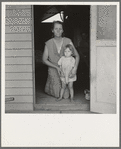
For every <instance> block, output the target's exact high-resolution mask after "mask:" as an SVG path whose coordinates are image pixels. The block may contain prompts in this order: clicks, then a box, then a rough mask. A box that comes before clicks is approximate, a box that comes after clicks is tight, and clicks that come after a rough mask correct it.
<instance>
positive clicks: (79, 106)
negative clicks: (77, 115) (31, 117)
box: [35, 103, 90, 111]
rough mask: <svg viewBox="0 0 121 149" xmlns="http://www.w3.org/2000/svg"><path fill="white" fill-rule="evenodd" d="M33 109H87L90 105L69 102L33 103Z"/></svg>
mask: <svg viewBox="0 0 121 149" xmlns="http://www.w3.org/2000/svg"><path fill="white" fill-rule="evenodd" d="M35 110H45V111H54V110H56V111H64V110H65V111H68V110H69V111H70V110H72V111H75V110H79V111H89V110H90V105H89V104H79V103H78V104H77V103H70V104H35Z"/></svg>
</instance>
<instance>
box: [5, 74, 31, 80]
mask: <svg viewBox="0 0 121 149" xmlns="http://www.w3.org/2000/svg"><path fill="white" fill-rule="evenodd" d="M5 79H6V81H8V80H9V81H12V80H18V81H20V80H24V81H28V80H32V73H31V72H29V73H14V72H10V73H7V72H6V73H5Z"/></svg>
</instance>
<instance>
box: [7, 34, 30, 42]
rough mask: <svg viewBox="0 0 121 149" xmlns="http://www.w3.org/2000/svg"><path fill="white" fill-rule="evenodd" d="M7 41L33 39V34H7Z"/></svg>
mask: <svg viewBox="0 0 121 149" xmlns="http://www.w3.org/2000/svg"><path fill="white" fill-rule="evenodd" d="M5 40H6V41H19V40H20V41H21V40H23V41H25V40H32V35H31V34H5Z"/></svg>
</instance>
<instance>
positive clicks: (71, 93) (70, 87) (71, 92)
mask: <svg viewBox="0 0 121 149" xmlns="http://www.w3.org/2000/svg"><path fill="white" fill-rule="evenodd" d="M68 88H69V91H70V96H71V97H70V99H71V101H72V102H73V101H74V90H73V82H69V83H68Z"/></svg>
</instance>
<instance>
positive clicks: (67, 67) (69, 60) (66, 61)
mask: <svg viewBox="0 0 121 149" xmlns="http://www.w3.org/2000/svg"><path fill="white" fill-rule="evenodd" d="M58 65H60V66H61V68H62V71H63V73H64V77H62V76H61V77H60V78H61V81H63V82H64V83H65V84H67V83H68V82H73V81H76V79H77V77H76V75H75V76H74V77H73V78H72V77H69V74H70V72H71V70H72V69H73V67H74V66H75V59H74V57H72V56H70V57H65V56H62V57H61V58H60V59H59V61H58Z"/></svg>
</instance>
